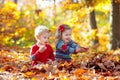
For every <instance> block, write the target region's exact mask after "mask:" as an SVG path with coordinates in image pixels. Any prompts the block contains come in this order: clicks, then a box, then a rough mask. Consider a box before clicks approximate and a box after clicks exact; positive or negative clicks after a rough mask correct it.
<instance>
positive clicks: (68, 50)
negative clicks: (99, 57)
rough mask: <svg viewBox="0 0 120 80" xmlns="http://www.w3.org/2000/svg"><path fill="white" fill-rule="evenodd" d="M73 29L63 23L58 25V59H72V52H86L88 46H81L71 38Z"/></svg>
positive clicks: (56, 57)
mask: <svg viewBox="0 0 120 80" xmlns="http://www.w3.org/2000/svg"><path fill="white" fill-rule="evenodd" d="M71 34H72V29H71V28H70V27H69V26H68V25H66V24H62V25H60V26H59V27H58V29H57V32H56V39H57V42H56V52H55V59H56V60H57V61H68V62H70V61H71V57H70V55H71V54H72V53H78V52H85V51H87V50H88V48H84V47H80V46H79V45H78V44H76V43H75V42H74V41H73V40H71Z"/></svg>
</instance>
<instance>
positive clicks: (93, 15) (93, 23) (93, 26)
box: [89, 10, 98, 45]
mask: <svg viewBox="0 0 120 80" xmlns="http://www.w3.org/2000/svg"><path fill="white" fill-rule="evenodd" d="M95 18H96V17H95V10H93V11H92V12H91V13H90V18H89V19H90V26H91V28H92V29H93V30H94V29H97V24H96V19H95ZM96 43H98V38H97V36H95V40H94V41H93V45H94V44H96Z"/></svg>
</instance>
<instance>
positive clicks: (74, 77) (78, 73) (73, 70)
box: [0, 47, 120, 80]
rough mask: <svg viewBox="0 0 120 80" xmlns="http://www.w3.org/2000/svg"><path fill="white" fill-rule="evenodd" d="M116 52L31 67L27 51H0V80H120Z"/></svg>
mask: <svg viewBox="0 0 120 80" xmlns="http://www.w3.org/2000/svg"><path fill="white" fill-rule="evenodd" d="M119 59H120V50H119V49H118V50H115V51H110V52H106V53H103V52H91V51H89V52H88V53H79V54H77V55H73V61H72V62H69V63H68V62H56V61H54V62H51V61H49V62H48V63H47V64H39V65H37V66H35V67H31V62H30V57H29V49H27V48H19V47H0V80H120V61H119Z"/></svg>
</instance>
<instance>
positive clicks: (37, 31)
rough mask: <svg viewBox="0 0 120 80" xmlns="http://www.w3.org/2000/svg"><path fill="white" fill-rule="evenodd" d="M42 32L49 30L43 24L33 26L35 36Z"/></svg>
mask: <svg viewBox="0 0 120 80" xmlns="http://www.w3.org/2000/svg"><path fill="white" fill-rule="evenodd" d="M44 32H50V31H49V29H48V28H47V27H46V26H43V25H40V26H37V27H36V28H35V34H34V36H35V38H36V37H37V36H40V35H41V34H42V33H44Z"/></svg>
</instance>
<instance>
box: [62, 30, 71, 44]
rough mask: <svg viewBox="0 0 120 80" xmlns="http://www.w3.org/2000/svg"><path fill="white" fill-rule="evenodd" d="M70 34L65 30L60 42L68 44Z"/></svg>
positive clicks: (69, 31)
mask: <svg viewBox="0 0 120 80" xmlns="http://www.w3.org/2000/svg"><path fill="white" fill-rule="evenodd" d="M71 34H72V31H71V30H70V29H68V30H65V31H64V32H63V33H62V40H63V41H64V42H65V43H68V42H69V41H70V40H71Z"/></svg>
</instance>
